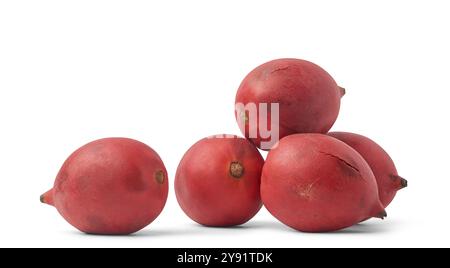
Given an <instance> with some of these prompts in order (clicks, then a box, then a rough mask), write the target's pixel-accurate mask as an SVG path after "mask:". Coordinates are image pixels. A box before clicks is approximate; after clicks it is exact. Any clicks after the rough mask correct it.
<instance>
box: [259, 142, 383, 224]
mask: <svg viewBox="0 0 450 268" xmlns="http://www.w3.org/2000/svg"><path fill="white" fill-rule="evenodd" d="M261 196H262V201H263V203H264V205H265V206H266V208H267V209H268V210H269V211H270V213H271V214H272V215H274V216H275V217H276V218H277V219H278V220H280V221H281V222H283V223H284V224H286V225H288V226H290V227H292V228H294V229H296V230H300V231H305V232H328V231H335V230H339V229H343V228H346V227H349V226H352V225H354V224H356V223H359V222H361V221H362V220H365V219H367V218H370V217H380V218H383V217H384V216H386V212H385V211H384V208H383V206H382V204H381V202H380V201H379V198H378V189H377V184H376V181H375V177H374V175H373V173H372V171H371V170H370V167H369V165H368V164H367V163H366V161H365V160H364V159H363V158H362V157H361V156H360V155H359V154H358V153H357V152H356V151H355V150H353V149H352V148H351V147H350V146H348V145H346V144H345V143H343V142H341V141H339V140H337V139H335V138H332V137H329V136H327V135H323V134H295V135H290V136H287V137H285V138H283V139H282V140H281V141H280V142H279V144H278V146H276V147H275V148H274V149H272V150H271V151H270V152H269V154H268V157H267V159H266V163H265V165H264V168H263V172H262V179H261Z"/></svg>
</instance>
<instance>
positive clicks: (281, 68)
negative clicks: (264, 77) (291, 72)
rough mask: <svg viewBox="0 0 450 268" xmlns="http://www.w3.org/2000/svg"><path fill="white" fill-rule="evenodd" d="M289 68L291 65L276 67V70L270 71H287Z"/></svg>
mask: <svg viewBox="0 0 450 268" xmlns="http://www.w3.org/2000/svg"><path fill="white" fill-rule="evenodd" d="M287 69H289V66H286V67H279V68H276V69H275V70H273V71H272V72H270V73H271V74H273V73H276V72H279V71H285V70H287Z"/></svg>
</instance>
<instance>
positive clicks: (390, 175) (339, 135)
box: [328, 132, 407, 208]
mask: <svg viewBox="0 0 450 268" xmlns="http://www.w3.org/2000/svg"><path fill="white" fill-rule="evenodd" d="M328 135H330V136H332V137H334V138H336V139H338V140H341V141H343V142H345V143H346V144H348V145H349V146H350V147H352V148H353V149H355V150H356V151H357V152H358V153H359V154H360V155H361V156H362V157H363V158H364V159H365V160H366V162H367V163H368V164H369V166H370V168H371V169H372V172H373V174H374V175H375V179H376V180H377V184H378V195H379V197H380V201H381V203H382V204H383V206H384V207H385V208H386V207H387V206H388V205H389V204H390V203H391V202H392V200H393V199H394V197H395V194H396V193H397V191H398V190H400V189H402V188H405V187H406V186H407V181H406V180H405V179H403V178H402V177H400V176H399V175H398V173H397V169H396V168H395V164H394V161H392V159H391V157H390V156H389V155H388V154H387V153H386V151H385V150H384V149H383V148H382V147H381V146H380V145H378V144H377V143H376V142H374V141H373V140H371V139H369V138H367V137H365V136H363V135H359V134H355V133H349V132H330V133H328Z"/></svg>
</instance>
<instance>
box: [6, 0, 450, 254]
mask: <svg viewBox="0 0 450 268" xmlns="http://www.w3.org/2000/svg"><path fill="white" fill-rule="evenodd" d="M449 11H450V6H449V4H448V1H444V0H443V1H411V0H408V1H370V2H369V1H357V0H355V1H298V0H297V1H280V0H277V1H262V0H255V1H249V0H247V1H231V0H229V1H220V2H219V1H209V0H204V1H198V0H190V1H182V0H180V1H172V0H165V1H111V0H108V1H93V0H88V1H81V0H80V1H60V0H55V1H20V0H16V1H1V2H0V119H1V122H0V123H1V125H0V126H1V128H0V206H1V210H0V217H1V219H0V246H5V247H12V246H14V247H25V246H37V247H47V246H56V247H62V246H68V247H84V246H93V247H97V246H99V247H100V246H106V247H117V246H120V247H329V246H332V247H333V246H337V247H362V246H369V247H372V246H374V247H379V246H395V247H396V246H450V242H449V239H450V228H449V226H450V215H449V207H448V206H449V204H450V194H449V189H450V177H449V173H448V170H449V168H448V167H449V153H448V150H449V145H450V144H449V138H448V133H447V132H448V131H447V130H448V129H449V127H448V124H449V119H448V116H449V115H450V105H449V97H450V93H449V90H450V52H449V48H450V38H449V37H450V36H449V32H448V26H449V25H450V16H449ZM280 57H297V58H303V59H307V60H310V61H313V62H316V63H317V64H319V65H321V66H322V67H324V68H325V69H326V70H327V71H328V72H329V73H331V74H332V75H333V77H334V78H335V79H336V81H337V82H338V83H339V84H340V85H341V86H343V87H345V88H346V89H347V95H346V96H345V97H344V99H343V102H342V109H341V114H340V117H339V118H338V121H337V122H336V124H335V126H334V128H333V129H334V130H346V131H353V132H358V133H362V134H364V135H367V136H369V137H371V138H373V139H374V140H376V141H378V142H379V143H380V144H381V145H382V146H383V147H385V149H386V150H387V151H388V152H390V154H391V156H392V158H393V159H394V160H395V161H396V164H397V168H398V170H399V172H400V174H401V175H402V176H403V177H405V178H407V179H408V180H409V183H410V187H409V188H408V189H405V190H403V191H402V192H401V193H399V194H398V196H397V198H396V200H394V203H393V204H392V205H391V206H390V207H389V208H388V214H389V216H388V218H387V219H386V220H384V221H381V220H370V221H369V222H367V223H364V224H361V225H358V226H356V227H352V228H350V229H347V230H344V231H340V232H336V233H329V234H305V233H300V232H296V231H293V230H291V229H289V228H287V227H284V226H283V225H282V224H281V223H279V222H277V221H276V220H275V219H274V218H272V217H271V216H270V215H269V214H268V213H267V212H266V211H265V210H262V211H261V212H260V213H259V214H258V215H257V216H256V217H255V218H254V219H253V220H252V221H251V222H249V223H248V224H246V225H244V226H241V227H237V228H229V229H224V228H205V227H200V226H198V225H196V224H194V223H193V222H192V221H191V220H190V219H189V218H187V216H185V215H184V213H183V212H182V211H181V209H180V208H179V207H178V204H177V202H176V199H175V195H174V191H173V187H172V186H173V179H174V174H175V170H176V167H177V165H178V162H179V160H180V159H181V157H182V155H183V154H184V152H185V151H186V150H187V149H188V148H189V147H190V146H191V145H192V144H193V143H194V142H196V141H197V140H198V139H200V138H203V137H205V136H208V135H211V134H217V133H234V134H238V133H239V130H238V127H237V124H236V123H235V120H234V115H233V105H234V97H235V93H236V89H237V88H238V86H239V83H240V81H241V80H242V78H243V77H244V76H245V75H246V74H247V73H248V72H249V71H250V70H251V69H253V68H254V67H256V66H257V65H259V64H261V63H263V62H265V61H268V60H271V59H274V58H280ZM109 136H126V137H131V138H135V139H139V140H141V141H143V142H145V143H147V144H149V145H150V146H152V147H153V148H154V149H155V150H156V151H158V153H159V154H160V156H161V157H162V159H163V160H164V162H165V164H166V167H167V169H168V171H169V175H170V182H171V187H170V194H169V199H168V203H167V205H166V207H165V209H164V211H163V213H162V214H161V215H160V217H159V218H158V219H157V220H156V221H155V222H153V223H152V224H151V225H150V226H148V227H147V228H146V229H145V230H143V231H141V232H139V233H137V234H136V235H132V236H125V237H107V236H89V235H84V234H81V233H79V232H78V231H76V230H75V229H74V228H73V227H71V226H70V225H69V224H67V223H66V222H65V221H64V220H63V219H62V218H61V217H60V216H59V214H58V213H57V211H56V210H55V209H54V208H52V207H49V206H45V205H42V204H40V203H39V195H40V194H41V193H43V192H44V191H46V190H48V189H49V188H50V187H51V185H52V184H53V180H54V177H55V175H56V173H57V171H58V169H59V167H60V165H61V164H62V162H63V161H64V160H65V158H66V157H67V156H68V155H69V154H70V153H71V152H72V151H73V150H75V149H76V148H78V147H79V146H81V145H83V144H85V143H87V142H89V141H91V140H94V139H98V138H102V137H109Z"/></svg>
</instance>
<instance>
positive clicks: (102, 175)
mask: <svg viewBox="0 0 450 268" xmlns="http://www.w3.org/2000/svg"><path fill="white" fill-rule="evenodd" d="M344 93H345V90H344V89H343V88H341V87H339V86H338V85H337V84H336V82H335V81H334V79H333V78H332V77H331V76H330V75H329V74H328V73H327V72H326V71H325V70H323V69H322V68H321V67H319V66H317V65H315V64H313V63H311V62H308V61H304V60H298V59H279V60H274V61H271V62H268V63H265V64H263V65H261V66H259V67H257V68H256V69H254V70H253V71H252V72H250V74H248V75H247V77H246V78H245V79H244V81H243V82H242V84H241V86H240V88H239V90H238V92H237V95H236V107H240V108H239V109H237V110H236V113H235V115H236V119H237V121H238V124H239V126H240V128H241V130H242V132H243V133H244V135H245V137H246V138H247V139H244V138H240V137H237V136H234V135H216V136H213V137H208V138H205V139H202V140H200V141H199V142H197V143H196V144H194V145H193V146H192V147H191V148H190V149H189V150H188V151H187V152H186V154H185V155H184V157H183V158H182V160H181V162H180V164H179V166H178V169H177V172H176V178H175V193H176V196H177V200H178V203H179V204H180V206H181V208H182V209H183V211H184V212H185V213H186V214H187V215H188V216H189V217H190V218H191V219H192V220H194V221H196V222H198V223H200V224H202V225H206V226H233V225H239V224H243V223H245V222H247V221H248V220H250V219H251V218H252V217H253V216H254V215H256V213H257V212H258V211H259V210H260V208H261V206H262V204H264V206H265V207H266V208H267V209H268V210H269V212H270V213H271V214H272V215H273V216H275V217H276V218H277V219H278V220H280V221H281V222H283V223H284V224H286V225H288V226H290V227H292V228H294V229H297V230H300V231H305V232H327V231H335V230H339V229H342V228H346V227H349V226H352V225H354V224H357V223H359V222H361V221H364V220H367V219H369V218H372V217H377V218H384V217H385V216H386V212H385V208H386V207H387V206H388V205H389V204H390V202H391V201H392V200H393V198H394V196H395V194H396V192H397V191H398V190H400V189H402V188H404V187H406V186H407V181H406V180H405V179H403V178H401V177H400V176H398V174H397V170H396V168H395V165H394V163H393V161H392V159H391V158H390V157H389V155H388V154H387V153H386V152H385V151H384V150H383V149H382V148H381V147H380V146H379V145H378V144H376V143H375V142H374V141H372V140H370V139H369V138H366V137H364V136H362V135H358V134H353V133H347V132H330V133H328V131H329V130H330V128H331V127H332V125H333V124H334V122H335V120H336V118H337V116H338V113H339V108H340V99H341V97H342V96H343V95H344ZM272 104H276V105H275V106H273V105H272ZM242 108H244V109H242ZM252 109H253V110H252ZM255 115H256V118H255ZM269 126H270V127H269ZM268 131H269V132H268ZM267 133H272V134H273V135H271V136H268V135H267ZM274 137H275V138H276V140H278V138H280V140H279V141H278V142H274V143H272V142H270V141H272V140H273V138H274ZM257 147H259V148H260V149H264V150H270V151H269V153H268V156H267V159H266V161H264V159H263V157H262V156H261V154H260V153H259V151H258V149H257ZM167 191H168V178H167V172H166V169H165V167H164V164H163V162H162V161H161V159H160V158H159V156H158V155H157V153H156V152H155V151H153V150H152V149H151V148H150V147H148V146H147V145H145V144H143V143H141V142H138V141H135V140H131V139H125V138H109V139H102V140H97V141H94V142H92V143H89V144H87V145H85V146H83V147H81V148H80V149H78V150H77V151H76V152H74V153H73V154H72V155H71V156H70V157H69V158H68V159H67V160H66V162H65V163H64V165H63V167H62V168H61V170H60V172H59V174H58V176H57V178H56V181H55V184H54V187H53V189H52V190H50V191H48V192H47V193H45V194H44V195H42V197H41V201H42V202H44V203H47V204H50V205H54V206H55V207H56V208H57V209H58V211H59V212H60V214H61V215H62V216H63V217H64V218H65V219H66V220H67V221H68V222H69V223H71V224H72V225H73V226H75V227H76V228H78V229H79V230H81V231H83V232H86V233H95V234H129V233H133V232H136V231H138V230H140V229H142V228H143V227H145V226H146V225H148V224H149V223H151V222H152V221H153V220H154V219H155V218H156V217H157V216H158V215H159V213H160V212H161V211H162V209H163V207H164V205H165V202H166V199H167Z"/></svg>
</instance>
